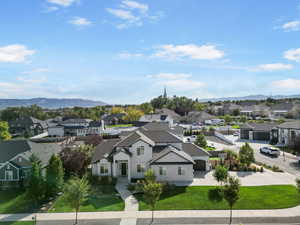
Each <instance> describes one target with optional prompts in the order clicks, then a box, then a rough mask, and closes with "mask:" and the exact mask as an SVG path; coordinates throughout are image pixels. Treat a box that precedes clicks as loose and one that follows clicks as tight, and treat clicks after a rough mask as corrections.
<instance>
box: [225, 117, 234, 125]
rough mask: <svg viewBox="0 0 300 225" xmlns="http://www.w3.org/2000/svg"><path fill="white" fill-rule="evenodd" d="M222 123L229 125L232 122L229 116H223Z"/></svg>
mask: <svg viewBox="0 0 300 225" xmlns="http://www.w3.org/2000/svg"><path fill="white" fill-rule="evenodd" d="M224 121H225V123H226V124H230V123H231V122H232V118H231V116H230V115H225V116H224Z"/></svg>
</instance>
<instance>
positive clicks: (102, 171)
mask: <svg viewBox="0 0 300 225" xmlns="http://www.w3.org/2000/svg"><path fill="white" fill-rule="evenodd" d="M100 174H108V165H107V164H101V166H100Z"/></svg>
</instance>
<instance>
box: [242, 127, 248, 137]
mask: <svg viewBox="0 0 300 225" xmlns="http://www.w3.org/2000/svg"><path fill="white" fill-rule="evenodd" d="M241 139H249V130H248V129H241Z"/></svg>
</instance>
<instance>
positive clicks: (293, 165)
mask: <svg viewBox="0 0 300 225" xmlns="http://www.w3.org/2000/svg"><path fill="white" fill-rule="evenodd" d="M226 137H227V138H229V139H231V140H233V141H234V143H235V145H234V146H224V148H227V149H228V148H230V149H233V150H235V151H236V152H238V151H239V147H241V146H242V145H243V144H245V142H244V141H241V140H238V138H237V137H234V136H226ZM249 144H250V145H251V147H252V148H253V149H254V154H255V159H256V161H258V162H262V163H265V164H267V165H270V166H278V167H279V168H281V169H282V170H284V171H286V172H288V173H291V174H294V175H295V176H297V177H300V166H299V165H298V161H297V158H296V157H295V156H293V155H292V154H289V153H285V154H284V155H285V157H284V156H283V152H282V154H281V155H280V156H279V157H278V158H273V157H270V156H268V155H264V154H261V153H260V152H259V149H260V148H261V147H264V146H270V145H269V144H266V143H263V142H256V143H249ZM218 147H219V148H220V146H218Z"/></svg>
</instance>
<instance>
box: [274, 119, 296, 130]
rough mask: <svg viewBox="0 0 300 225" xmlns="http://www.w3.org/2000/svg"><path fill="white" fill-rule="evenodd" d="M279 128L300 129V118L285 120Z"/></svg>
mask: <svg viewBox="0 0 300 225" xmlns="http://www.w3.org/2000/svg"><path fill="white" fill-rule="evenodd" d="M277 127H278V128H286V129H298V130H300V120H296V121H292V122H285V123H282V124H280V125H278V126H277Z"/></svg>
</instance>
